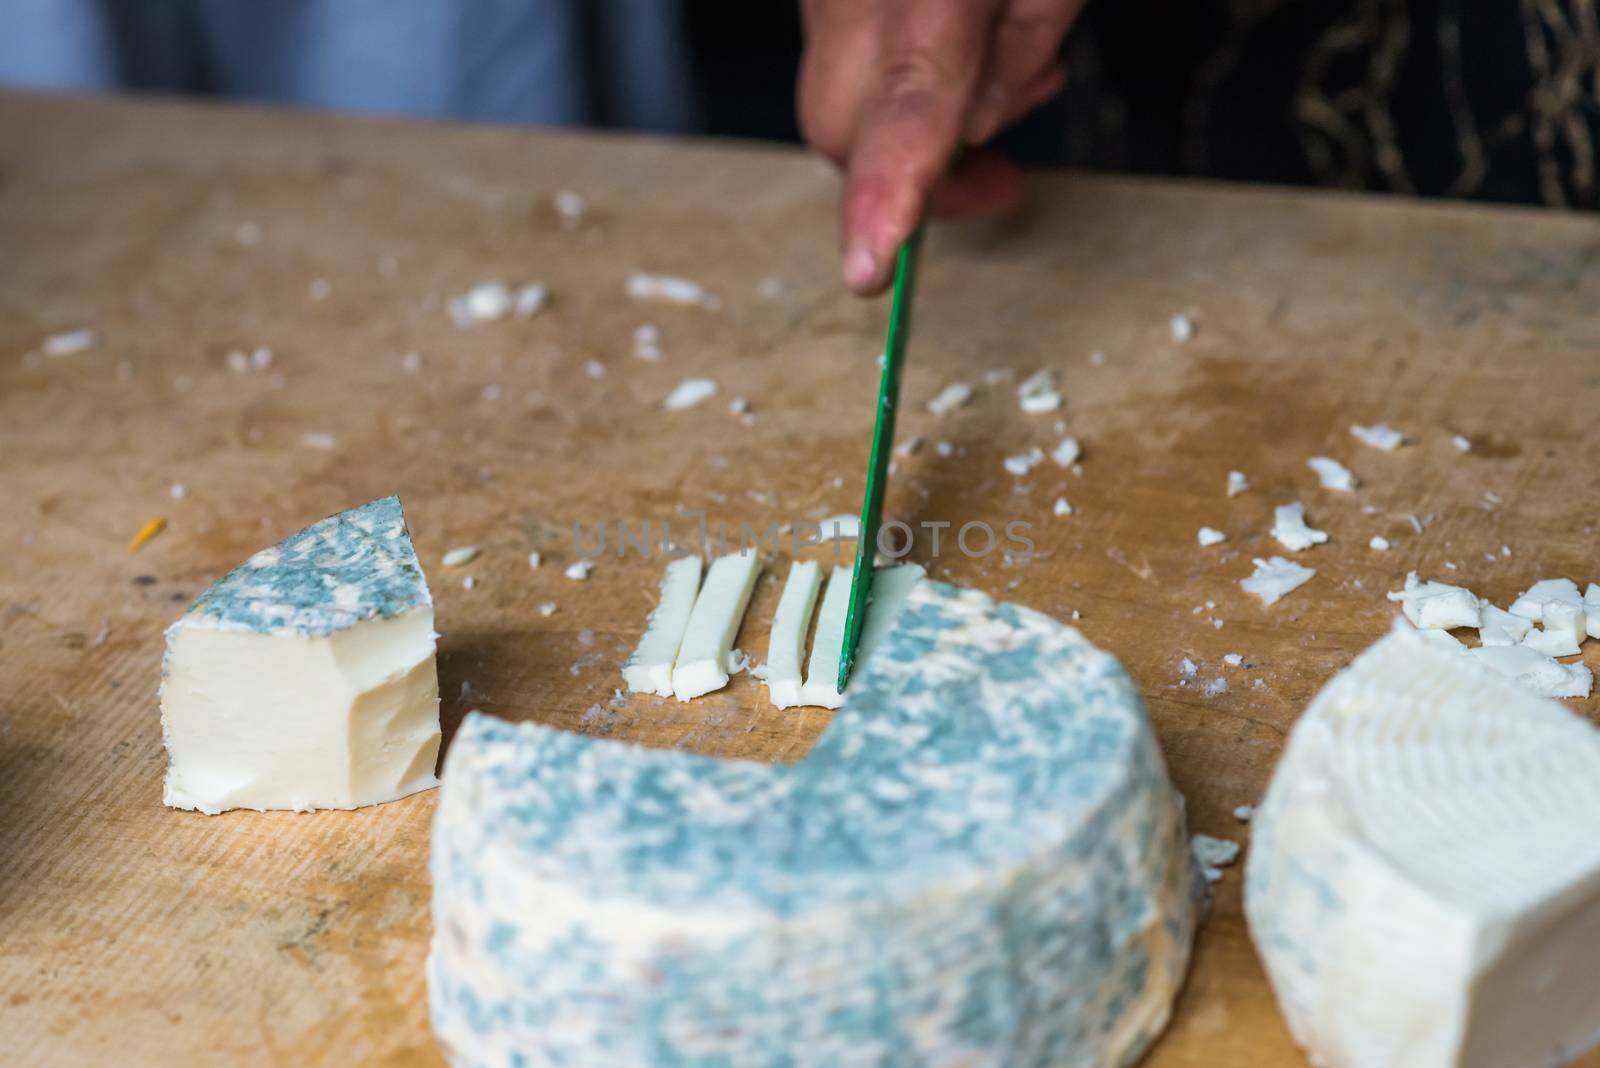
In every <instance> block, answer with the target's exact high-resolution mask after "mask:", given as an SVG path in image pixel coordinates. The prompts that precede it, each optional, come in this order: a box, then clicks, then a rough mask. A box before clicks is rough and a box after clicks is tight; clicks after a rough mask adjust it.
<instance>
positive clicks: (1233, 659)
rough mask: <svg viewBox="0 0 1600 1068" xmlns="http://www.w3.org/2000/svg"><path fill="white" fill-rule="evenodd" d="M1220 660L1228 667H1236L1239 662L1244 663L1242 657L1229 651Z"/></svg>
mask: <svg viewBox="0 0 1600 1068" xmlns="http://www.w3.org/2000/svg"><path fill="white" fill-rule="evenodd" d="M1222 662H1223V663H1224V664H1227V665H1228V666H1229V667H1238V666H1239V665H1240V664H1243V663H1244V657H1242V656H1240V655H1239V654H1238V653H1229V654H1228V655H1227V656H1225V657H1223V658H1222Z"/></svg>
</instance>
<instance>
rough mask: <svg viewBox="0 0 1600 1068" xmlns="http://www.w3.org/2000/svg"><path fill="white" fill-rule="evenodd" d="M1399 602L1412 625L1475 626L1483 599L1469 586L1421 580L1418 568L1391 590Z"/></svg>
mask: <svg viewBox="0 0 1600 1068" xmlns="http://www.w3.org/2000/svg"><path fill="white" fill-rule="evenodd" d="M1388 598H1389V600H1391V601H1398V602H1399V603H1400V610H1401V611H1402V612H1404V613H1405V616H1406V618H1407V619H1409V620H1410V621H1411V625H1412V626H1414V627H1416V628H1417V629H1419V630H1427V629H1436V630H1449V629H1451V628H1452V627H1476V626H1478V624H1479V621H1480V619H1481V615H1480V607H1481V605H1482V602H1481V601H1479V599H1478V598H1477V597H1476V596H1475V595H1474V594H1473V592H1472V591H1471V590H1469V589H1466V588H1465V587H1462V586H1451V585H1447V584H1446V583H1443V582H1422V581H1420V580H1419V579H1418V578H1417V573H1416V572H1415V571H1413V572H1411V573H1410V574H1408V575H1406V584H1405V588H1404V589H1401V590H1397V591H1394V592H1391V593H1389V594H1388Z"/></svg>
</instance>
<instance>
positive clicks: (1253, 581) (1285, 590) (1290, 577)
mask: <svg viewBox="0 0 1600 1068" xmlns="http://www.w3.org/2000/svg"><path fill="white" fill-rule="evenodd" d="M1255 568H1256V569H1255V571H1254V573H1252V574H1251V575H1250V576H1249V577H1248V578H1244V579H1240V580H1239V586H1240V587H1241V588H1242V589H1243V590H1244V591H1245V592H1246V593H1253V594H1255V595H1256V596H1257V597H1259V598H1261V603H1262V604H1264V605H1273V604H1276V603H1277V602H1278V601H1279V600H1280V599H1281V598H1283V597H1285V596H1287V595H1288V594H1290V593H1293V592H1294V591H1295V590H1297V589H1299V588H1300V587H1301V586H1304V585H1305V584H1306V583H1307V582H1309V581H1311V578H1312V577H1313V576H1314V575H1316V571H1314V570H1313V569H1311V568H1309V567H1301V566H1300V565H1299V564H1297V563H1295V562H1294V561H1293V560H1286V559H1284V558H1283V557H1281V556H1274V557H1271V558H1269V559H1266V560H1261V559H1257V560H1256V561H1255Z"/></svg>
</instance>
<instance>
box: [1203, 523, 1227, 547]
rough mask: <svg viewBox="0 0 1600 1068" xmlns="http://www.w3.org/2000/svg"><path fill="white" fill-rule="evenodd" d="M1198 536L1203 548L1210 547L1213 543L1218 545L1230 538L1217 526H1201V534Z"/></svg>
mask: <svg viewBox="0 0 1600 1068" xmlns="http://www.w3.org/2000/svg"><path fill="white" fill-rule="evenodd" d="M1196 538H1197V540H1198V541H1199V542H1200V547H1201V548H1202V549H1205V548H1210V547H1211V546H1213V545H1217V544H1220V543H1221V542H1224V541H1227V540H1228V536H1227V535H1226V534H1224V533H1223V532H1222V531H1220V530H1218V529H1216V528H1215V527H1201V528H1200V532H1199V534H1197V535H1196Z"/></svg>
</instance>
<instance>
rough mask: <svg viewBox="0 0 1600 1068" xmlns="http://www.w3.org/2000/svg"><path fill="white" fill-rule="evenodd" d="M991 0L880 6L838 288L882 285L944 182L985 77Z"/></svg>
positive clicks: (908, 0)
mask: <svg viewBox="0 0 1600 1068" xmlns="http://www.w3.org/2000/svg"><path fill="white" fill-rule="evenodd" d="M997 10H998V0H895V2H892V3H886V4H885V11H884V20H883V22H882V24H881V29H880V33H881V35H882V36H881V38H880V43H879V48H878V69H877V71H876V72H875V78H874V84H873V87H872V89H871V90H870V91H869V94H868V97H867V101H866V103H865V105H864V107H863V109H862V114H861V121H860V123H859V125H858V126H857V128H856V136H855V142H854V144H853V145H852V147H851V152H850V162H849V168H848V171H847V173H846V175H845V188H844V208H843V211H844V239H845V268H844V270H845V282H846V284H848V285H849V286H850V288H852V289H854V290H856V291H857V292H861V293H871V292H876V291H877V290H879V289H881V288H883V286H884V285H885V283H886V282H887V281H888V275H889V268H890V265H891V264H892V263H893V260H894V254H895V251H896V249H898V248H899V246H900V245H901V243H902V242H904V241H905V239H906V238H907V237H909V236H910V235H911V231H912V230H913V229H915V228H916V225H917V223H918V222H919V221H920V220H921V218H922V213H923V208H924V206H925V205H926V203H927V198H928V193H929V192H930V191H931V190H932V189H933V187H934V185H935V184H936V183H937V182H938V181H939V179H940V178H941V177H942V176H943V175H944V173H945V169H946V167H947V166H948V165H949V163H950V157H951V156H952V154H953V153H954V151H955V148H956V145H957V143H958V141H959V139H960V136H961V128H962V125H963V122H964V121H965V118H966V113H967V108H968V105H969V104H970V102H971V99H972V93H973V89H974V87H975V86H976V85H977V81H978V77H979V75H980V74H981V73H982V71H983V68H984V61H985V49H986V47H987V42H988V39H989V29H990V25H991V23H992V21H993V19H994V16H995V13H996V11H997Z"/></svg>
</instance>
